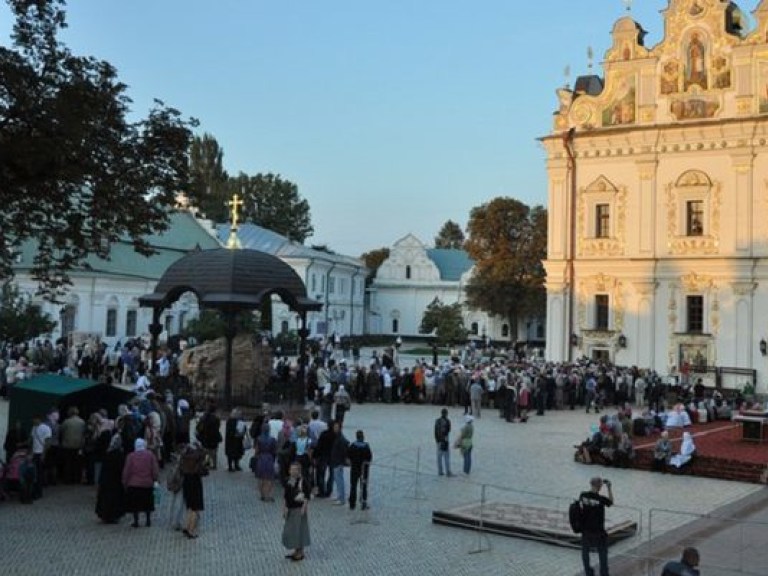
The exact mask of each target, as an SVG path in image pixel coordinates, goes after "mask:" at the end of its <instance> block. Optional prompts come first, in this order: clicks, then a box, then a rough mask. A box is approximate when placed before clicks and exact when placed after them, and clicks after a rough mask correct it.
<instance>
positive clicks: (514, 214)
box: [465, 198, 547, 333]
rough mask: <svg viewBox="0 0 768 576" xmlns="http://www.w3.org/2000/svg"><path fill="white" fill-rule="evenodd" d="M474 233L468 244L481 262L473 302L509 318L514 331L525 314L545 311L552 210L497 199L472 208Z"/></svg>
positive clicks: (471, 283)
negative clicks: (549, 229)
mask: <svg viewBox="0 0 768 576" xmlns="http://www.w3.org/2000/svg"><path fill="white" fill-rule="evenodd" d="M468 231H469V238H468V239H467V242H466V244H465V248H466V250H467V252H468V253H469V255H470V256H471V257H472V258H473V259H474V261H475V267H474V272H473V275H472V278H471V280H470V281H469V283H468V285H467V300H468V303H469V305H470V306H472V307H474V308H478V309H480V310H484V311H486V312H488V313H490V314H496V315H499V316H502V317H503V318H505V319H507V321H508V322H509V325H510V327H511V328H512V330H513V333H514V330H515V327H516V326H517V321H518V319H520V318H521V317H522V316H523V315H530V314H543V313H544V308H545V304H546V291H545V289H544V279H545V271H544V266H543V264H542V261H543V260H544V258H546V254H547V211H546V210H545V209H544V208H542V207H541V206H534V207H532V208H531V207H528V206H527V205H525V204H523V203H522V202H520V201H518V200H515V199H514V198H495V199H493V200H491V201H490V202H488V203H487V204H483V205H482V206H478V207H476V208H473V209H472V212H471V214H470V219H469V226H468Z"/></svg>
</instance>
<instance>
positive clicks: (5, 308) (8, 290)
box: [0, 281, 56, 344]
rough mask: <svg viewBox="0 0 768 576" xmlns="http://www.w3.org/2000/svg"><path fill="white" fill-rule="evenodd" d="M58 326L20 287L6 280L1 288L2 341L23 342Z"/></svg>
mask: <svg viewBox="0 0 768 576" xmlns="http://www.w3.org/2000/svg"><path fill="white" fill-rule="evenodd" d="M54 328H56V322H54V321H53V320H52V319H51V317H50V316H49V315H48V314H44V313H43V312H42V311H41V310H40V306H38V305H37V304H33V303H32V302H31V301H30V300H29V298H28V297H27V296H26V295H24V294H22V293H21V292H20V291H19V289H18V287H17V286H16V285H15V284H13V283H11V282H10V281H6V282H4V283H3V286H2V289H0V342H2V343H4V344H21V343H23V342H27V341H29V340H32V339H34V338H37V337H38V336H40V335H41V334H48V333H50V332H52V331H53V329H54Z"/></svg>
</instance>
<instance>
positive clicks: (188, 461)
mask: <svg viewBox="0 0 768 576" xmlns="http://www.w3.org/2000/svg"><path fill="white" fill-rule="evenodd" d="M206 454H207V453H206V450H205V449H204V448H203V447H202V446H201V445H200V443H199V442H194V443H192V444H189V445H187V446H186V448H184V451H183V452H182V453H181V463H180V464H179V466H180V467H181V474H182V478H183V479H182V484H181V492H182V495H183V496H184V503H185V504H186V506H187V518H186V520H185V521H184V530H183V532H184V536H186V537H187V538H197V524H198V521H199V519H200V512H202V511H203V510H204V509H205V506H204V501H203V476H207V475H208V467H207V465H206Z"/></svg>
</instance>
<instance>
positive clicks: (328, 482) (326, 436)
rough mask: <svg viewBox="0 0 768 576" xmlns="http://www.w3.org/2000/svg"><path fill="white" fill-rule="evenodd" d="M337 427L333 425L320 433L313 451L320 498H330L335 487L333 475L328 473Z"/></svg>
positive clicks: (316, 486)
mask: <svg viewBox="0 0 768 576" xmlns="http://www.w3.org/2000/svg"><path fill="white" fill-rule="evenodd" d="M335 430H336V427H335V426H331V427H328V428H326V429H325V430H323V431H322V432H321V433H320V436H318V438H317V444H316V445H315V446H314V449H313V451H312V458H313V460H314V464H315V488H317V497H318V498H328V496H330V495H331V490H332V489H333V476H330V475H328V478H326V474H327V472H328V463H329V462H330V460H331V448H333V443H334V442H335V441H336V432H335Z"/></svg>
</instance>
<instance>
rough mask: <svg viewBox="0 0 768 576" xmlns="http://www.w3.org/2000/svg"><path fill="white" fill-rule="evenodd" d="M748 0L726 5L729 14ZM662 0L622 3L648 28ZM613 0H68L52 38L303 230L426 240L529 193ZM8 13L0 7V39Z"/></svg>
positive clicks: (337, 242)
mask: <svg viewBox="0 0 768 576" xmlns="http://www.w3.org/2000/svg"><path fill="white" fill-rule="evenodd" d="M757 3H758V0H742V1H741V2H738V4H739V5H740V7H741V8H742V9H743V10H744V11H745V12H747V11H751V10H753V9H754V8H755V7H756V5H757ZM667 4H668V3H667V0H635V1H634V2H633V6H632V11H631V15H632V17H633V18H634V19H635V20H636V21H638V22H639V23H640V24H641V25H642V26H643V27H644V28H645V29H646V30H647V31H648V36H647V37H646V45H647V46H653V45H655V44H656V43H658V42H659V41H660V40H661V39H662V35H663V19H662V16H661V14H660V13H659V12H660V11H661V10H663V9H664V8H666V7H667ZM626 15H627V11H626V8H625V2H624V1H623V0H548V1H544V0H538V1H536V0H534V1H529V0H130V1H126V0H70V1H69V3H68V7H67V21H68V24H69V27H68V29H67V30H66V31H65V33H64V34H63V36H62V39H63V40H64V41H65V42H66V44H67V45H68V46H69V47H70V49H71V50H72V51H73V52H74V53H75V54H78V55H91V56H95V57H98V58H100V59H103V60H107V61H108V62H110V63H111V64H113V65H114V66H115V67H116V68H117V70H118V77H119V78H120V80H121V81H123V82H124V83H126V84H127V85H128V87H129V88H128V95H129V96H130V97H131V98H132V99H133V102H134V103H133V110H134V112H135V114H136V115H137V118H138V117H143V116H145V115H146V114H147V111H148V110H149V109H150V107H151V105H152V101H153V99H154V98H157V99H160V100H162V101H164V102H165V103H166V104H168V105H171V106H173V107H175V108H177V109H179V110H181V111H182V113H183V114H184V115H185V116H187V117H193V118H196V119H197V120H198V121H199V123H200V125H199V127H198V128H197V129H196V131H197V133H199V134H202V133H203V132H207V133H210V134H212V135H213V136H214V137H215V138H216V139H217V140H218V142H219V144H220V145H221V147H222V148H223V150H224V167H225V169H226V170H227V171H228V172H229V173H230V174H237V173H238V172H240V171H243V172H245V173H248V174H256V173H258V172H272V173H276V174H280V175H281V176H282V177H283V178H284V179H287V180H290V181H292V182H294V183H296V184H297V186H298V188H299V193H300V194H301V196H302V197H303V198H305V199H306V200H307V201H308V202H309V204H310V207H311V215H312V223H313V225H314V228H315V233H314V235H313V236H312V237H311V238H309V239H308V240H307V243H308V244H325V245H327V246H328V247H329V248H331V249H332V250H334V251H336V252H339V253H342V254H346V255H350V256H359V255H361V254H362V253H363V252H366V251H369V250H372V249H376V248H380V247H383V246H391V245H392V244H393V243H394V242H396V241H397V240H398V239H400V238H402V237H403V236H405V235H406V234H408V233H412V234H414V235H415V236H417V237H418V238H419V239H421V240H422V241H423V242H425V243H426V244H427V245H431V244H432V243H433V241H434V237H435V235H436V234H437V232H438V231H439V229H440V227H441V226H442V224H443V223H444V222H446V221H447V220H453V221H455V222H458V223H459V224H460V225H461V226H462V228H466V224H467V221H468V219H469V214H470V211H471V210H472V208H473V207H476V206H480V205H482V204H483V203H486V202H489V201H490V200H491V199H493V198H495V197H497V196H510V197H513V198H516V199H518V200H520V201H522V202H524V203H526V204H529V205H534V204H542V205H546V192H547V179H546V166H545V155H544V151H543V148H542V147H541V146H540V145H539V143H538V142H537V138H538V137H541V136H545V135H547V134H549V133H550V132H551V130H552V113H553V111H554V110H555V108H556V106H557V99H556V96H555V90H556V89H557V88H558V87H560V86H562V85H563V84H564V83H565V82H566V77H565V75H564V70H565V68H566V66H569V67H570V69H571V76H570V78H569V81H570V83H571V84H572V83H573V81H574V79H575V77H576V76H578V75H581V74H586V73H588V71H589V70H588V58H587V50H588V47H592V48H593V50H594V53H595V61H596V64H595V68H594V71H595V72H597V73H601V70H600V61H601V60H602V56H603V54H604V53H605V51H606V50H607V49H608V48H609V47H610V40H611V38H610V32H611V29H612V27H613V24H614V23H615V21H616V20H617V19H619V18H621V17H623V16H626ZM11 25H12V21H11V19H10V13H9V10H8V8H7V6H6V5H5V4H4V3H3V4H2V5H0V42H2V44H3V45H8V43H9V32H10V29H11Z"/></svg>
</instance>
